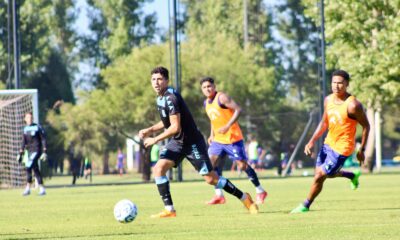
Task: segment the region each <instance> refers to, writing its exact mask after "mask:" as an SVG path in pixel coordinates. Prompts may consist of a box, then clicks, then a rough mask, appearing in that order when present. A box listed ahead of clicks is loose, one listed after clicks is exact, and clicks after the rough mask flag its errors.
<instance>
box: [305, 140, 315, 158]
mask: <svg viewBox="0 0 400 240" xmlns="http://www.w3.org/2000/svg"><path fill="white" fill-rule="evenodd" d="M313 147H314V142H311V141H310V142H308V143H307V145H306V146H305V147H304V153H305V154H306V155H308V156H311V153H312V149H313Z"/></svg>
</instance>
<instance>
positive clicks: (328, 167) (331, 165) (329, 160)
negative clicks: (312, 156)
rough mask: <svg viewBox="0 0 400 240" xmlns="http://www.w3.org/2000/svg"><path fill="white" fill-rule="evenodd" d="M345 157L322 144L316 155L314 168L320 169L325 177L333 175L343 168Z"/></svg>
mask: <svg viewBox="0 0 400 240" xmlns="http://www.w3.org/2000/svg"><path fill="white" fill-rule="evenodd" d="M347 157H348V156H344V155H341V154H339V153H337V152H335V151H333V150H332V148H330V147H329V146H328V145H326V144H324V145H323V146H322V148H321V150H320V151H319V153H318V158H317V163H316V166H317V167H321V168H322V170H324V172H325V173H326V174H327V175H335V174H336V173H337V172H339V170H340V169H341V168H342V167H343V164H344V162H345V161H346V159H347Z"/></svg>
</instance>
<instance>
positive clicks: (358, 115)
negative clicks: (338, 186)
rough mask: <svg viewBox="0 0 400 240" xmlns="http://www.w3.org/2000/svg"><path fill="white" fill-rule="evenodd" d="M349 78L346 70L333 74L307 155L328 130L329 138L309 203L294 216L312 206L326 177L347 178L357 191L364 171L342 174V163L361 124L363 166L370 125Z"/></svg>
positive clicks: (296, 210) (351, 151)
mask: <svg viewBox="0 0 400 240" xmlns="http://www.w3.org/2000/svg"><path fill="white" fill-rule="evenodd" d="M349 81H350V76H349V74H348V73H347V72H345V71H343V70H336V71H334V72H333V74H332V84H331V87H332V92H333V93H332V94H330V95H329V96H327V97H326V98H325V101H324V114H323V117H322V120H321V122H320V123H319V125H318V127H317V129H316V130H315V132H314V134H313V136H312V137H311V139H310V141H309V142H308V143H307V145H306V146H305V149H304V153H305V154H307V155H310V154H311V151H312V148H313V147H314V143H315V141H316V140H317V139H319V138H320V137H321V136H322V135H323V134H324V132H325V131H326V130H327V129H328V135H327V137H326V139H325V142H324V145H323V146H322V148H321V150H320V152H319V154H318V159H317V163H316V169H315V176H314V181H313V183H312V185H311V190H310V192H309V194H308V196H307V198H306V200H305V201H304V202H303V203H302V204H300V205H299V206H298V207H297V208H295V209H293V210H292V212H291V213H302V212H308V211H309V209H310V206H311V204H312V203H313V201H314V200H315V198H316V197H317V196H318V194H319V193H320V192H321V191H322V187H323V184H324V182H325V180H326V179H327V178H335V177H345V178H348V179H350V181H351V187H352V189H357V188H358V184H359V181H358V178H359V177H360V174H361V172H360V171H359V170H356V171H354V172H348V171H342V170H340V169H341V168H342V167H343V164H344V162H345V160H346V159H347V157H348V156H350V155H351V154H352V153H353V151H354V147H355V134H356V127H357V123H359V124H361V126H362V128H363V130H362V138H361V147H360V149H359V151H358V152H357V159H358V161H359V162H360V165H361V164H362V163H363V162H364V158H365V156H364V151H365V144H366V143H367V138H368V133H369V123H368V120H367V117H366V115H365V113H364V110H363V107H362V105H361V103H360V102H359V101H357V99H356V98H355V97H354V96H352V95H351V94H350V93H348V92H347V87H348V86H349Z"/></svg>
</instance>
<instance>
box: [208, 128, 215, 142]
mask: <svg viewBox="0 0 400 240" xmlns="http://www.w3.org/2000/svg"><path fill="white" fill-rule="evenodd" d="M213 140H214V129H213V126H212V125H211V129H210V137H208V144H211V142H212V141H213Z"/></svg>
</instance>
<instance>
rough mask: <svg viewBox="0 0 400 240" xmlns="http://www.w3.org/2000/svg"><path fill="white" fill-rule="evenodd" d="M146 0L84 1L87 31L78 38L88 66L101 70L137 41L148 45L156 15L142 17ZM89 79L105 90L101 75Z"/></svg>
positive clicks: (151, 39)
mask: <svg viewBox="0 0 400 240" xmlns="http://www.w3.org/2000/svg"><path fill="white" fill-rule="evenodd" d="M150 1H151V0H139V1H128V0H123V1H120V0H102V1H93V0H88V4H89V6H90V7H89V9H88V13H89V19H90V23H89V28H90V30H91V32H90V34H87V35H85V36H81V41H82V48H81V51H82V58H83V59H88V60H89V62H91V63H92V64H93V66H92V67H94V68H98V69H103V68H105V67H106V66H107V65H109V64H110V63H111V62H112V61H113V60H114V59H116V58H118V57H120V56H124V55H127V54H129V53H130V52H131V49H132V48H133V47H137V46H139V45H140V43H141V42H146V43H151V42H152V41H153V39H154V35H155V33H156V31H157V28H156V14H155V13H152V14H147V15H146V14H145V13H144V12H143V10H142V9H143V6H144V4H145V3H147V2H150ZM92 77H93V79H91V81H92V83H93V84H94V85H95V86H99V87H103V88H104V87H105V86H103V85H102V79H101V76H99V75H97V74H94V75H93V76H92Z"/></svg>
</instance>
